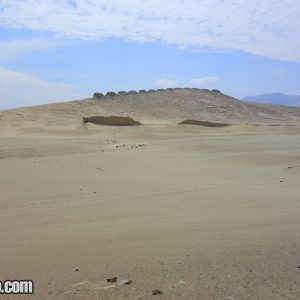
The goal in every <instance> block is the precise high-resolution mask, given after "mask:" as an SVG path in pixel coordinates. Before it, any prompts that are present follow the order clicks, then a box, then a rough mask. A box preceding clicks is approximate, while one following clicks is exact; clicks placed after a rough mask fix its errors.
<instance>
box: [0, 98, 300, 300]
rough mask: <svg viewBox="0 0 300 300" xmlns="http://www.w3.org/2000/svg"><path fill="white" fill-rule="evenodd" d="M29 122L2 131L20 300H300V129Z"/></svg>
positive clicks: (1, 180)
mask: <svg viewBox="0 0 300 300" xmlns="http://www.w3.org/2000/svg"><path fill="white" fill-rule="evenodd" d="M89 101H92V100H89ZM22 113H23V115H17V113H16V111H10V112H8V113H7V114H6V115H4V114H2V117H3V119H2V123H1V122H0V124H1V129H0V136H1V137H0V186H1V196H0V207H1V209H0V245H1V252H0V280H5V279H32V280H34V282H35V293H34V295H33V296H27V297H21V296H15V298H16V299H131V300H132V299H208V300H209V299H220V300H222V299H225V298H226V297H232V299H234V300H236V299H240V300H244V299H251V300H253V299H261V300H264V299H273V300H274V299H278V300H279V299H294V300H295V299H300V296H299V295H300V288H299V287H300V282H299V278H300V268H299V266H300V252H299V250H300V217H299V216H300V196H299V195H300V127H299V126H252V125H242V126H230V127H226V128H204V127H199V126H192V125H185V126H182V125H174V124H173V125H172V124H171V125H168V124H165V125H141V126H138V127H130V128H117V127H105V126H97V125H89V127H88V129H84V128H81V127H80V126H79V125H78V124H76V122H75V121H74V123H72V124H70V126H66V124H56V125H55V126H54V125H53V124H52V123H51V124H50V123H49V124H48V125H49V126H48V127H47V124H46V122H47V120H45V119H43V120H42V121H41V122H40V123H39V124H37V123H35V121H34V119H30V118H37V116H36V115H35V114H32V115H30V117H28V114H29V111H28V110H26V109H25V110H23V112H22ZM9 115H10V116H9ZM45 115H46V114H45ZM12 116H14V117H15V118H16V121H14V117H12ZM27 117H28V119H27V120H26V118H27ZM133 117H134V118H135V119H138V118H136V116H133ZM17 118H21V119H22V120H23V121H22V122H23V123H22V122H19V121H18V119H17ZM71 119H72V118H71ZM7 120H10V122H8V121H7ZM212 121H214V120H212ZM14 122H15V123H14ZM49 122H50V121H49ZM56 123H59V122H56ZM77 125H78V126H77ZM60 126H61V127H60ZM281 181H282V182H281ZM76 269H77V271H76ZM113 276H117V277H118V278H119V279H130V280H132V283H131V284H130V285H124V286H114V285H112V284H110V283H108V282H106V279H107V278H110V277H113ZM153 289H160V290H161V291H163V295H157V296H152V295H151V291H152V290H153ZM0 298H1V299H2V298H3V299H13V298H14V297H12V296H10V297H8V296H0ZM228 299H231V298H228Z"/></svg>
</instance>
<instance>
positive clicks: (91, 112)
mask: <svg viewBox="0 0 300 300" xmlns="http://www.w3.org/2000/svg"><path fill="white" fill-rule="evenodd" d="M98 95H100V97H98ZM98 95H97V94H96V96H97V97H98V98H96V97H91V98H87V99H83V100H76V101H70V102H62V103H54V104H46V105H38V106H33V107H25V108H17V109H12V110H6V111H1V112H0V124H1V127H2V128H3V127H10V128H11V127H16V128H18V127H22V128H24V127H44V126H46V127H49V126H71V127H74V126H75V127H76V126H79V125H80V124H82V118H83V117H89V116H95V115H101V116H110V115H114V116H123V117H132V118H134V119H135V120H137V121H140V122H142V123H144V124H168V123H171V124H172V123H179V122H181V121H183V120H185V119H192V120H199V121H209V122H222V123H230V124H262V125H263V124H272V125H273V124H298V123H300V108H297V107H288V106H282V105H273V104H264V103H252V102H251V103H250V102H244V101H240V100H237V99H235V98H233V97H230V96H227V95H225V94H223V93H222V92H220V91H218V90H212V91H210V90H206V89H196V88H177V89H165V90H161V89H160V90H150V91H144V90H143V91H140V92H134V91H133V92H130V93H127V92H120V93H119V94H115V93H113V92H110V93H108V96H102V95H101V94H98Z"/></svg>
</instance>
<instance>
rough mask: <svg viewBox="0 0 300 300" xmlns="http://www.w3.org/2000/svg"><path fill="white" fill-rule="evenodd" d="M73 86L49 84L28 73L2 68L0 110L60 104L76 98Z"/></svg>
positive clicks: (0, 75)
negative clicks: (51, 103)
mask: <svg viewBox="0 0 300 300" xmlns="http://www.w3.org/2000/svg"><path fill="white" fill-rule="evenodd" d="M76 96H77V95H76V94H75V93H74V91H73V89H72V86H71V85H69V84H66V83H58V82H48V81H44V80H41V79H38V78H35V77H33V76H31V75H29V74H26V73H20V72H15V71H12V70H7V69H3V68H0V108H1V109H5V108H12V107H17V106H27V105H34V104H43V103H49V102H54V101H55V102H58V101H62V100H64V101H65V100H66V99H74V98H76Z"/></svg>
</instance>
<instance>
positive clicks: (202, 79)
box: [190, 76, 220, 85]
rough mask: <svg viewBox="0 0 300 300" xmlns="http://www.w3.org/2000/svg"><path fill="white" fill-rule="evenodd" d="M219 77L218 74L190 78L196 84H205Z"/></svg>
mask: <svg viewBox="0 0 300 300" xmlns="http://www.w3.org/2000/svg"><path fill="white" fill-rule="evenodd" d="M219 79H220V78H219V77H218V76H207V77H200V78H193V79H191V80H190V83H192V84H196V85H205V84H207V83H210V82H214V81H217V80H219Z"/></svg>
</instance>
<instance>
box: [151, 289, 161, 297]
mask: <svg viewBox="0 0 300 300" xmlns="http://www.w3.org/2000/svg"><path fill="white" fill-rule="evenodd" d="M162 294H163V292H162V291H161V290H157V289H155V290H152V295H153V296H155V295H162Z"/></svg>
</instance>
